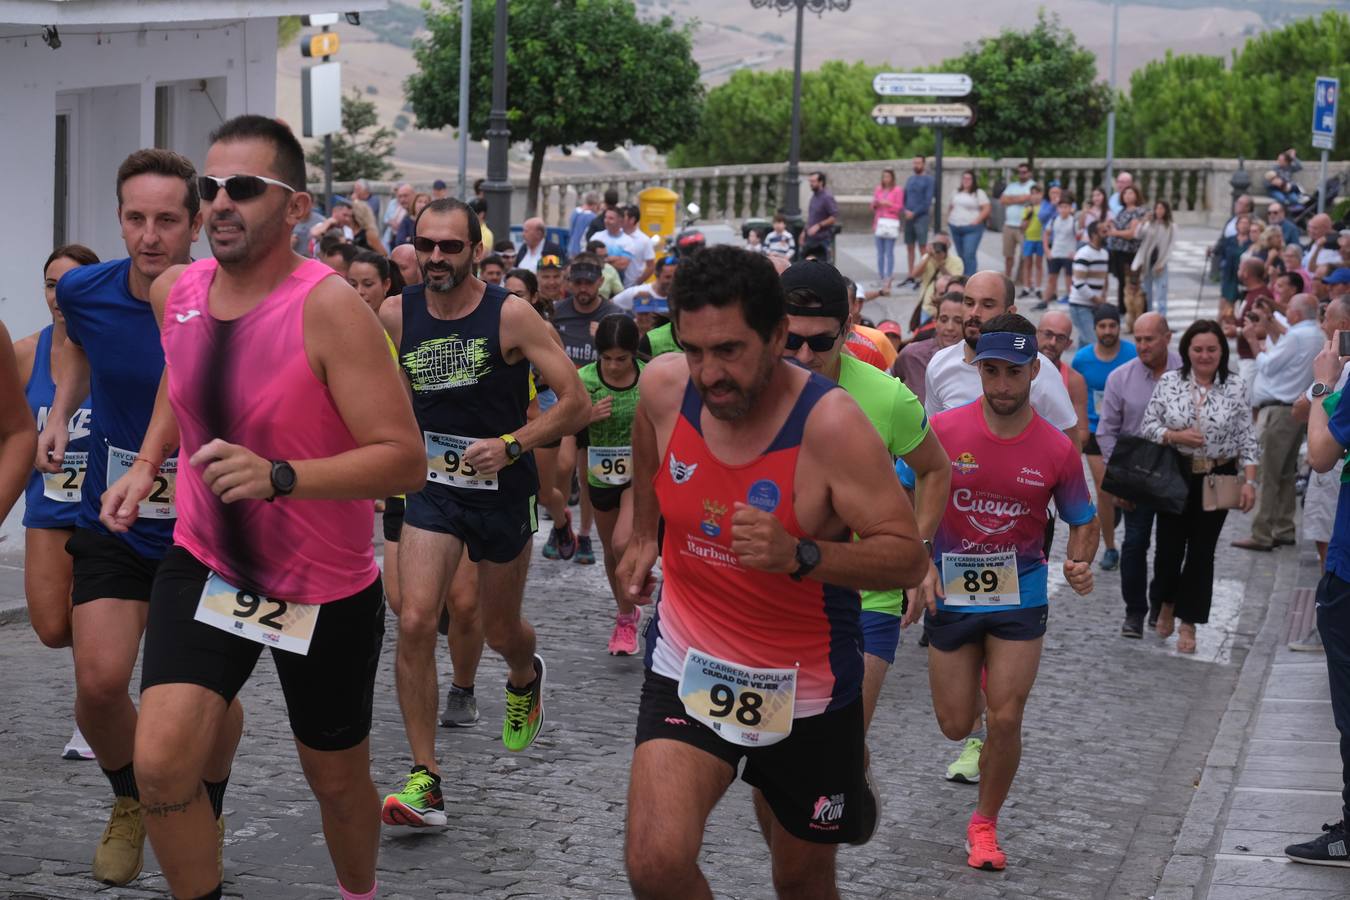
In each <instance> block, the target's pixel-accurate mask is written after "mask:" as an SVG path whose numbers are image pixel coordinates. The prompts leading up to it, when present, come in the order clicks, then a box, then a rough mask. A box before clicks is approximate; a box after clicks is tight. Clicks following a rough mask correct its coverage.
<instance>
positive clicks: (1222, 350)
mask: <svg viewBox="0 0 1350 900" xmlns="http://www.w3.org/2000/svg"><path fill="white" fill-rule="evenodd" d="M1202 334H1212V335H1214V336H1215V337H1216V338H1218V339H1219V371H1218V373H1217V375H1218V378H1219V381H1220V383H1227V381H1228V337H1227V336H1226V335H1225V334H1224V333H1223V327H1222V326H1221V325H1219V323H1218V322H1215V321H1214V320H1213V319H1196V320H1195V321H1194V322H1192V323H1191V327H1190V328H1187V329H1186V333H1185V334H1183V335H1182V336H1181V346H1180V347H1178V348H1177V349H1178V350H1179V351H1180V353H1181V377H1182V378H1190V377H1191V341H1193V340H1195V339H1196V338H1197V337H1198V336H1200V335H1202Z"/></svg>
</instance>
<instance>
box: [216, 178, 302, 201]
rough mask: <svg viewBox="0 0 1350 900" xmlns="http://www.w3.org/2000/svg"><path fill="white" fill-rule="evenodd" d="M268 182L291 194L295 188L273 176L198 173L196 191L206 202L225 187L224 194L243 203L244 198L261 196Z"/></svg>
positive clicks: (249, 198) (250, 198)
mask: <svg viewBox="0 0 1350 900" xmlns="http://www.w3.org/2000/svg"><path fill="white" fill-rule="evenodd" d="M269 184H275V185H276V186H277V187H279V188H285V189H286V190H288V191H290V192H291V193H292V194H294V193H295V188H293V187H291V186H290V185H289V184H287V183H286V182H284V181H277V180H276V179H275V178H264V177H263V176H262V175H227V176H226V177H224V178H217V177H216V176H214V175H199V176H198V177H197V193H199V194H201V197H202V199H203V200H204V201H206V202H207V203H210V202H212V201H214V200H215V199H216V195H217V194H219V193H220V189H221V188H224V189H225V195H226V196H227V197H229V198H230V199H231V200H233V201H234V202H235V203H243V202H244V201H245V200H252V199H253V198H254V197H261V196H262V195H263V192H264V191H266V190H267V186H268V185H269Z"/></svg>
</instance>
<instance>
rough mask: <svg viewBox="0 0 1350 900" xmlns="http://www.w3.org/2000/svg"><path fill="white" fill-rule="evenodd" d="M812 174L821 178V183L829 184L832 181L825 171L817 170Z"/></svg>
mask: <svg viewBox="0 0 1350 900" xmlns="http://www.w3.org/2000/svg"><path fill="white" fill-rule="evenodd" d="M811 174H812V175H814V176H816V177H817V178H819V179H820V183H821V184H829V183H830V178H829V176H828V175H826V174H825V173H824V172H819V171H816V172H812V173H811Z"/></svg>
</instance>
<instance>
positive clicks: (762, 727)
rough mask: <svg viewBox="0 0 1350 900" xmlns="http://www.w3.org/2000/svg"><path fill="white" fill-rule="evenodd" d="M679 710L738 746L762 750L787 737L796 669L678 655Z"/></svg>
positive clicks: (693, 654) (699, 654)
mask: <svg viewBox="0 0 1350 900" xmlns="http://www.w3.org/2000/svg"><path fill="white" fill-rule="evenodd" d="M679 692H680V702H681V703H683V704H684V709H685V712H687V713H689V715H691V716H693V717H694V718H695V719H698V720H699V721H700V722H702V723H703V724H704V725H707V726H708V727H709V728H711V729H712V730H713V731H715V732H717V735H718V737H720V738H722V739H723V740H724V741H727V742H729V743H732V744H738V745H740V746H742V747H767V746H768V745H770V744H776V743H778V742H779V741H781V740H782V739H783V738H785V737H787V736H788V735H789V734H791V733H792V712H793V708H794V705H795V702H796V698H797V670H796V669H752V668H748V667H746V666H740V665H737V664H736V663H730V662H727V661H726V660H722V659H718V658H717V657H715V656H709V655H708V654H706V653H702V652H700V651H698V650H695V649H694V648H693V647H690V648H689V651H688V652H687V653H686V654H685V657H684V670H683V671H682V672H681V674H680V687H679Z"/></svg>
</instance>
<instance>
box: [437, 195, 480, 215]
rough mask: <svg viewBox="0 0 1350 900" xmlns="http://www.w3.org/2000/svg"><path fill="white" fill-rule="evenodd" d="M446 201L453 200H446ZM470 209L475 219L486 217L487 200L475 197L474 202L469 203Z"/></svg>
mask: <svg viewBox="0 0 1350 900" xmlns="http://www.w3.org/2000/svg"><path fill="white" fill-rule="evenodd" d="M445 199H453V198H445ZM468 207H469V211H470V212H472V213H473V214H474V216H475V217H477V216H485V215H487V198H486V197H474V198H473V199H472V200H470V201H469V203H468Z"/></svg>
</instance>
